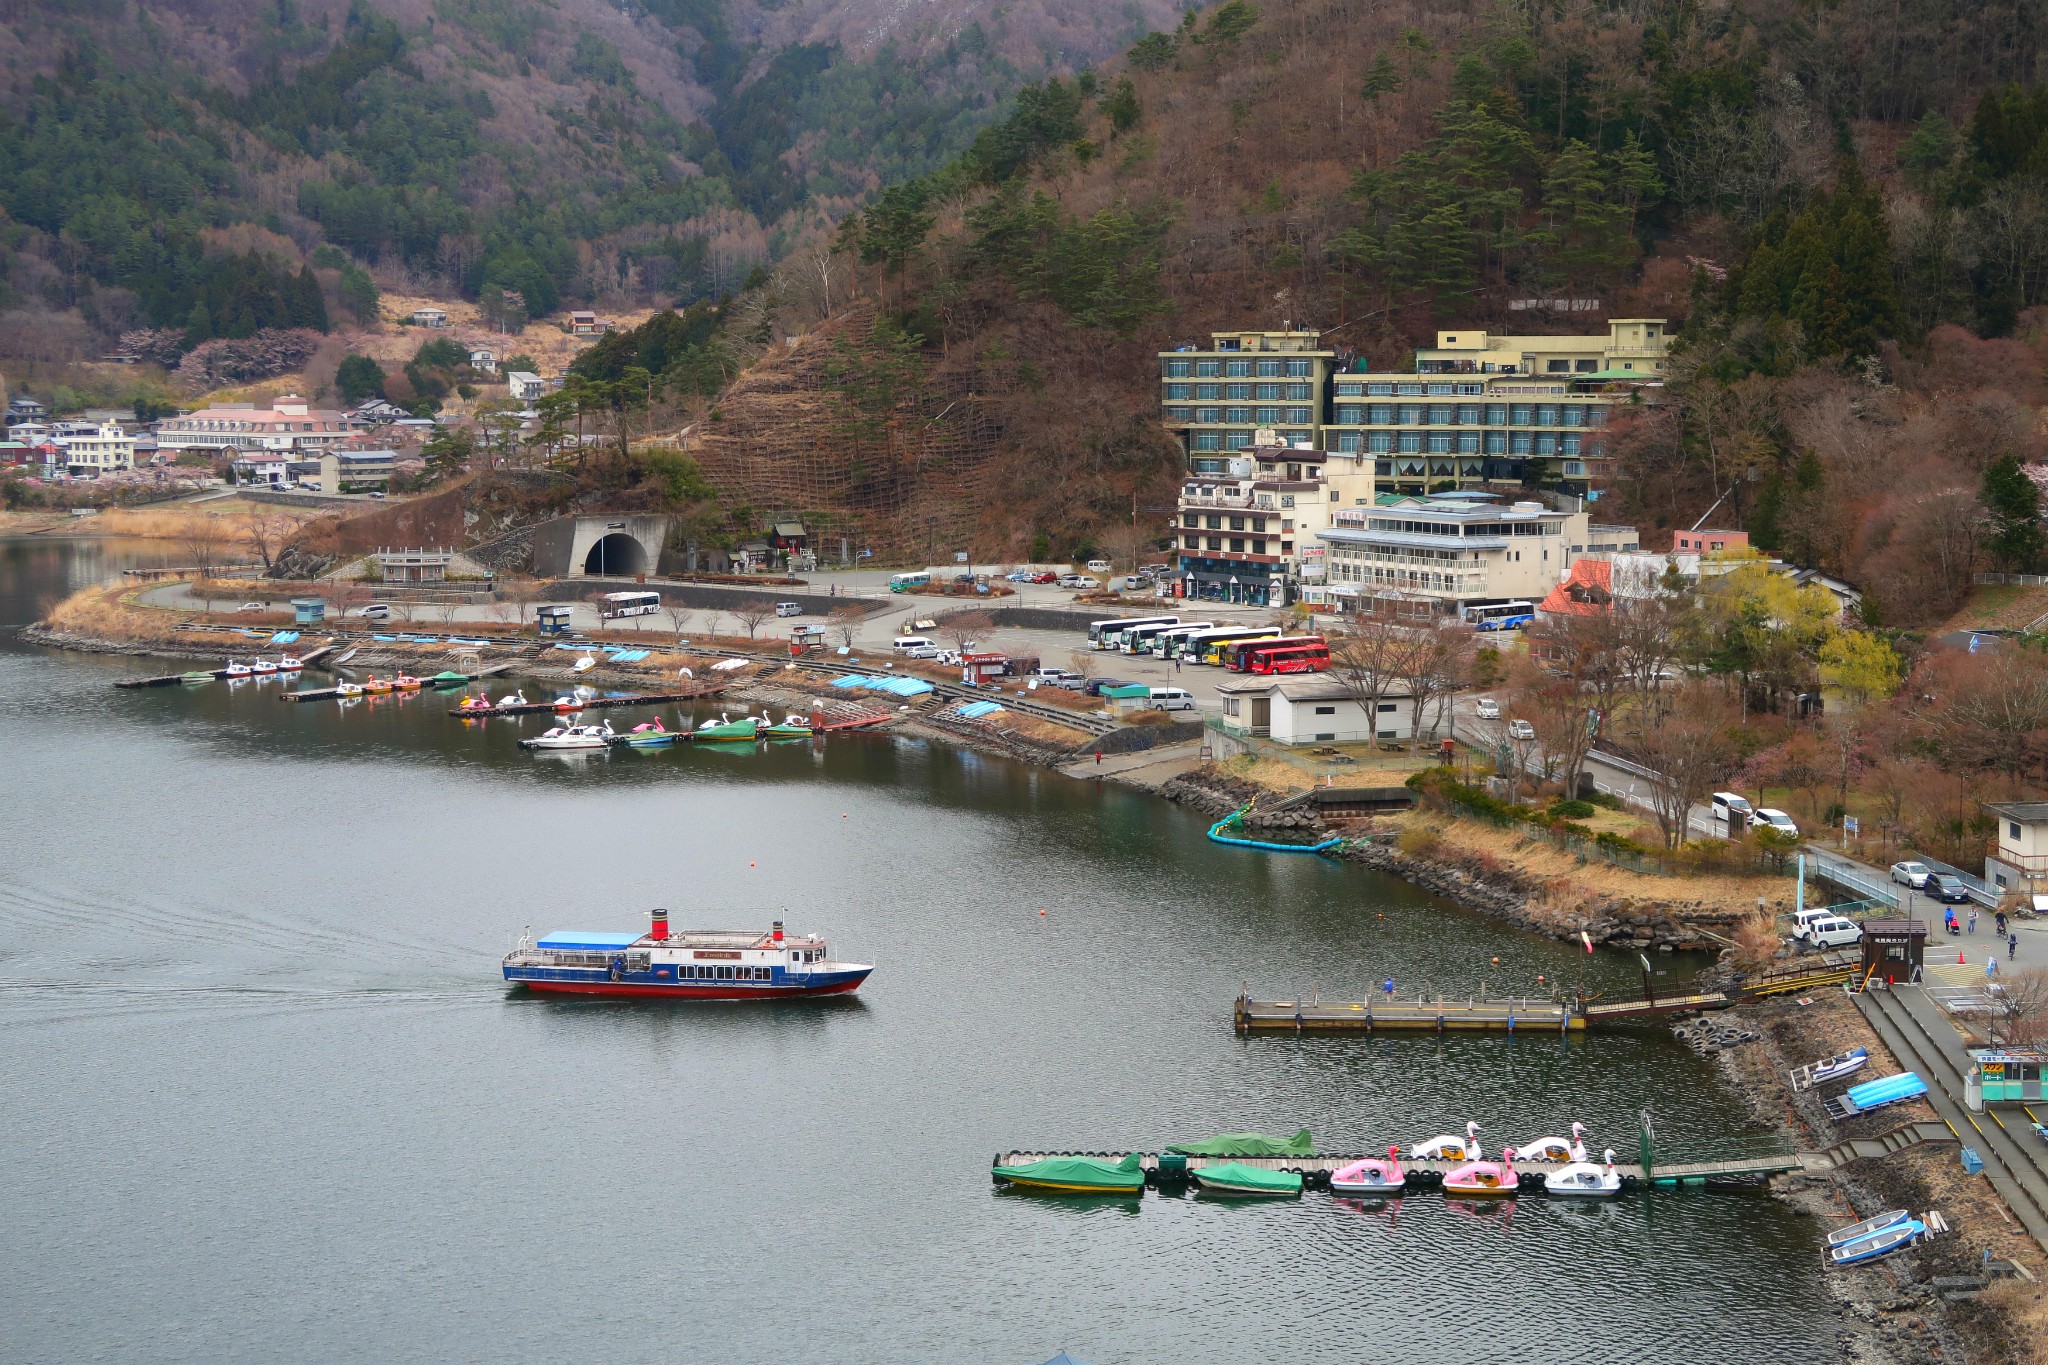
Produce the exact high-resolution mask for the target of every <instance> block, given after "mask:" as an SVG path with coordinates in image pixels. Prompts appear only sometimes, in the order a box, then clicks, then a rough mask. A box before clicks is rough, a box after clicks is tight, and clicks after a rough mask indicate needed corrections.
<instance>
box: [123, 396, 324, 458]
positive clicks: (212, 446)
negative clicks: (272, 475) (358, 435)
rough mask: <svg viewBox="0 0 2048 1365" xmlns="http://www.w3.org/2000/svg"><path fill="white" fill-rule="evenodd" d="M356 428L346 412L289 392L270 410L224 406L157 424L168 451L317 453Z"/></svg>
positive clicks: (248, 405) (162, 444) (244, 405)
mask: <svg viewBox="0 0 2048 1365" xmlns="http://www.w3.org/2000/svg"><path fill="white" fill-rule="evenodd" d="M352 430H353V426H352V424H351V423H350V421H349V419H348V417H347V415H346V414H344V413H339V412H328V411H324V410H315V409H312V408H309V407H308V406H307V404H306V400H305V399H303V398H301V397H299V396H298V395H297V394H287V395H285V396H284V397H282V398H279V399H278V400H277V401H276V402H275V403H274V404H272V405H271V406H270V407H268V408H259V407H257V406H256V405H255V404H254V403H223V404H219V405H217V406H215V407H210V408H202V409H200V410H199V411H197V412H192V413H186V414H183V415H181V416H177V417H167V418H165V419H164V420H163V421H162V422H161V423H159V424H158V426H157V445H158V446H159V447H161V448H162V449H164V450H177V449H184V450H193V449H199V450H272V451H301V452H312V453H315V454H317V453H318V452H320V451H323V450H325V449H327V448H328V447H330V446H333V445H338V444H340V443H341V442H343V441H346V440H347V439H348V438H349V435H350V434H351V432H352Z"/></svg>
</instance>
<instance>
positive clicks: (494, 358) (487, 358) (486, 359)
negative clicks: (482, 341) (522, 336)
mask: <svg viewBox="0 0 2048 1365" xmlns="http://www.w3.org/2000/svg"><path fill="white" fill-rule="evenodd" d="M469 368H471V369H472V370H475V371H476V372H477V373H478V374H496V373H497V372H498V353H497V352H496V351H494V350H492V349H491V348H490V347H488V346H472V347H470V348H469Z"/></svg>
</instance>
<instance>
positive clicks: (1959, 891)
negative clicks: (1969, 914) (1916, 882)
mask: <svg viewBox="0 0 2048 1365" xmlns="http://www.w3.org/2000/svg"><path fill="white" fill-rule="evenodd" d="M1921 889H1922V890H1923V891H1925V892H1926V893H1927V894H1928V895H1930V896H1932V897H1934V899H1936V900H1938V901H1947V902H1948V903H1949V904H1950V905H1961V904H1962V903H1963V902H1964V901H1966V900H1968V899H1970V888H1969V887H1967V886H1964V885H1963V879H1962V878H1961V877H1952V876H1950V875H1949V874H1948V873H1946V872H1937V873H1935V874H1934V875H1933V876H1931V877H1929V878H1928V879H1927V885H1926V886H1924V887H1922V888H1921Z"/></svg>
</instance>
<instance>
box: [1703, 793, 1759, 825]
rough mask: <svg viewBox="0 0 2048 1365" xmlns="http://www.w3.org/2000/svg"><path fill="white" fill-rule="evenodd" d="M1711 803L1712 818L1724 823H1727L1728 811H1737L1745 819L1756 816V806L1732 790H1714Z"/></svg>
mask: <svg viewBox="0 0 2048 1365" xmlns="http://www.w3.org/2000/svg"><path fill="white" fill-rule="evenodd" d="M1713 805H1714V818H1715V819H1716V820H1719V821H1720V822H1721V823H1722V824H1724V825H1725V824H1727V823H1728V812H1729V811H1735V812H1738V813H1739V814H1740V815H1741V816H1742V818H1743V819H1745V820H1752V819H1754V818H1755V817H1756V808H1755V807H1753V806H1751V805H1750V804H1749V802H1748V801H1746V800H1744V799H1743V798H1742V797H1740V796H1737V795H1736V794H1735V793H1734V792H1715V793H1714V801H1713Z"/></svg>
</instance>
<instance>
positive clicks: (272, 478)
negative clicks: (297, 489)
mask: <svg viewBox="0 0 2048 1365" xmlns="http://www.w3.org/2000/svg"><path fill="white" fill-rule="evenodd" d="M228 469H229V470H230V471H231V472H232V473H233V475H234V478H235V482H236V483H237V484H241V485H244V486H247V487H252V488H289V487H290V486H291V481H292V473H291V460H290V459H288V458H287V457H286V456H285V455H284V454H283V453H282V452H281V451H275V450H250V451H244V452H243V453H242V454H240V455H237V456H236V457H235V458H234V462H233V463H232V464H230V465H229V466H228Z"/></svg>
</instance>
